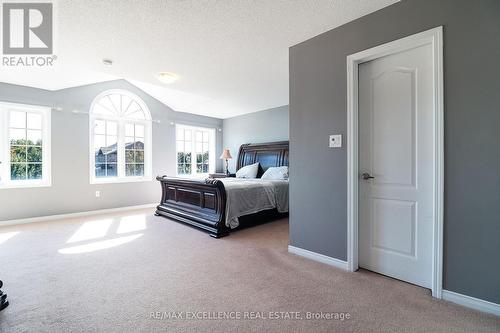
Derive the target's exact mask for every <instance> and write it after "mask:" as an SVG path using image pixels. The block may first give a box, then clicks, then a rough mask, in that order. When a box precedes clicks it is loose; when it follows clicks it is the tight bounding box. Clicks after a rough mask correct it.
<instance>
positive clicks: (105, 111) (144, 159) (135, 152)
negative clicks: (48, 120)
mask: <svg viewBox="0 0 500 333" xmlns="http://www.w3.org/2000/svg"><path fill="white" fill-rule="evenodd" d="M151 127H152V126H151V115H150V113H149V110H148V109H147V106H146V104H145V103H144V102H143V101H142V100H141V99H140V98H139V97H137V96H135V95H133V94H131V93H129V92H127V91H124V90H111V91H107V92H104V93H102V94H100V95H99V96H97V97H96V99H95V100H94V102H93V103H92V107H91V112H90V128H91V133H90V138H91V147H92V148H91V152H90V160H91V170H92V171H91V182H92V183H101V182H115V181H116V182H121V181H133V180H150V179H151V174H152V171H151V130H152V128H151Z"/></svg>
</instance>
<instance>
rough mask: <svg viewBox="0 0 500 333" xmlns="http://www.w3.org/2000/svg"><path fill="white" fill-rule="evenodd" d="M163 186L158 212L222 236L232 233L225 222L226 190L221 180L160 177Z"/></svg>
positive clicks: (217, 236)
mask: <svg viewBox="0 0 500 333" xmlns="http://www.w3.org/2000/svg"><path fill="white" fill-rule="evenodd" d="M156 179H157V180H158V181H159V182H160V184H161V188H162V198H161V202H160V204H159V205H158V207H157V208H156V215H159V216H164V217H167V218H170V219H173V220H176V221H179V222H183V223H187V224H191V225H193V226H195V227H198V228H201V229H204V230H207V231H208V232H209V233H210V236H212V237H215V238H219V237H223V236H225V235H227V234H228V233H229V228H228V227H226V225H225V208H226V190H225V189H224V184H223V183H222V182H221V181H219V180H217V179H206V180H190V179H181V178H169V177H167V176H162V177H156Z"/></svg>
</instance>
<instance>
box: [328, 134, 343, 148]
mask: <svg viewBox="0 0 500 333" xmlns="http://www.w3.org/2000/svg"><path fill="white" fill-rule="evenodd" d="M340 147H342V135H341V134H335V135H330V148H340Z"/></svg>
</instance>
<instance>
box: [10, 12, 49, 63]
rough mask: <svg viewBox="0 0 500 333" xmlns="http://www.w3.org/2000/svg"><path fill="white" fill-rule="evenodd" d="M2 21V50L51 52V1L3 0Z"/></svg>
mask: <svg viewBox="0 0 500 333" xmlns="http://www.w3.org/2000/svg"><path fill="white" fill-rule="evenodd" d="M2 21H3V53H4V54H52V51H53V29H52V26H53V22H52V21H53V8H52V3H4V4H3V20H2Z"/></svg>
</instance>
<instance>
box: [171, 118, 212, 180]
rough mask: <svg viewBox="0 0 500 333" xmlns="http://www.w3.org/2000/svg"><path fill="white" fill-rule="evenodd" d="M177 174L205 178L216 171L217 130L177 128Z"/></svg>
mask: <svg viewBox="0 0 500 333" xmlns="http://www.w3.org/2000/svg"><path fill="white" fill-rule="evenodd" d="M176 139H177V174H178V175H179V176H196V175H200V176H204V175H206V174H208V173H210V172H214V170H215V129H213V128H203V127H193V126H186V125H177V126H176Z"/></svg>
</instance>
